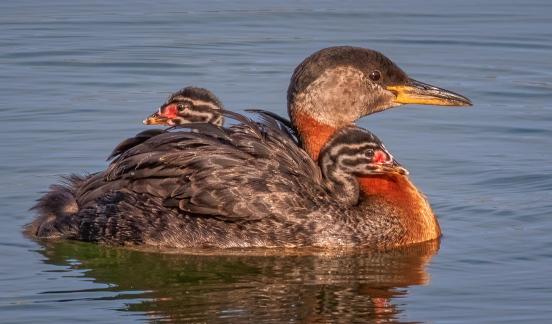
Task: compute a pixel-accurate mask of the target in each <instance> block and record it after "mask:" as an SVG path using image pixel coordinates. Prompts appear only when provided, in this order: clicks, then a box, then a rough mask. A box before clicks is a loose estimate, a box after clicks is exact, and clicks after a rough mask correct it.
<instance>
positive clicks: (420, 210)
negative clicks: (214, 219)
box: [359, 173, 441, 245]
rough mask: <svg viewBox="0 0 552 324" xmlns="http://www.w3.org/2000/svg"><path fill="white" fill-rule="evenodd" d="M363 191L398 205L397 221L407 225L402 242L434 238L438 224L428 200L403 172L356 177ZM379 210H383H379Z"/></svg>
mask: <svg viewBox="0 0 552 324" xmlns="http://www.w3.org/2000/svg"><path fill="white" fill-rule="evenodd" d="M359 184H360V189H361V191H362V193H363V194H364V195H367V196H377V197H379V198H382V199H384V200H385V201H387V202H388V203H389V204H391V205H393V206H396V207H398V208H399V209H400V211H401V213H400V222H401V223H402V224H403V226H404V227H405V228H406V229H407V235H406V237H404V239H403V242H397V243H399V244H400V245H402V244H411V243H418V242H424V241H429V240H434V239H437V238H439V237H440V236H441V228H440V227H439V223H438V222H437V218H436V217H435V215H434V214H433V211H432V210H431V206H430V205H429V202H428V201H427V200H426V199H425V197H424V196H423V194H422V193H421V192H420V191H418V189H417V188H416V187H415V186H414V184H413V183H412V182H410V180H409V179H408V177H407V176H404V175H400V174H395V173H393V174H385V175H378V176H370V177H362V178H359ZM381 212H382V213H384V212H385V211H384V210H382V211H381Z"/></svg>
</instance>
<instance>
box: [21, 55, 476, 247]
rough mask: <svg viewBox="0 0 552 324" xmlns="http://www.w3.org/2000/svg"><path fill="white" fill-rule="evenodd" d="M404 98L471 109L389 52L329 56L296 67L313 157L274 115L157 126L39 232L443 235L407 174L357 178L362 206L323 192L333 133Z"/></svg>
mask: <svg viewBox="0 0 552 324" xmlns="http://www.w3.org/2000/svg"><path fill="white" fill-rule="evenodd" d="M405 103H417V104H433V105H451V106H453V105H456V106H461V105H470V104H471V103H470V101H469V100H468V99H467V98H465V97H463V96H460V95H458V94H455V93H452V92H450V91H446V90H443V89H439V88H436V87H433V86H429V85H426V84H423V83H420V82H417V81H414V80H412V79H409V78H408V77H407V76H406V74H405V73H404V72H402V70H400V69H399V68H398V67H397V66H396V65H394V64H393V63H392V62H391V61H390V60H389V59H387V58H386V57H385V56H383V55H382V54H380V53H378V52H375V51H371V50H367V49H362V48H354V47H334V48H328V49H324V50H321V51H319V52H317V53H315V54H313V55H311V56H310V57H309V58H307V59H306V60H305V61H303V63H301V64H300V65H299V66H298V67H297V69H296V70H295V72H294V74H293V76H292V79H291V83H290V87H289V89H288V111H289V114H290V117H291V121H292V123H293V126H294V128H295V130H296V132H297V135H298V137H299V140H300V141H301V144H302V145H303V146H304V147H305V149H306V151H307V152H308V156H307V155H306V154H305V153H304V151H302V150H301V149H299V147H297V145H296V144H295V141H294V139H293V138H292V137H291V136H290V135H289V134H288V133H286V131H285V126H283V125H282V124H281V122H280V121H278V120H275V119H273V118H271V117H270V116H267V115H265V116H264V118H265V122H264V123H262V124H259V123H253V122H251V121H249V120H247V119H244V118H243V117H241V116H239V115H232V118H234V119H238V120H239V121H240V122H241V124H239V125H235V126H232V127H230V128H220V127H215V126H213V125H209V124H201V125H202V126H199V125H197V126H196V129H198V131H199V132H196V133H194V132H182V131H179V132H168V133H161V132H160V131H155V132H153V133H155V134H154V135H151V134H150V135H151V136H150V135H147V134H146V135H145V137H144V136H143V137H142V139H140V140H137V141H135V142H134V143H131V144H129V145H127V146H126V148H127V149H126V150H125V145H123V148H122V149H120V150H119V152H115V153H116V155H117V154H118V153H120V154H119V155H118V157H117V159H116V160H115V161H114V162H113V163H112V164H111V165H110V167H109V168H108V170H106V171H105V172H101V173H99V174H96V175H93V176H91V177H89V178H87V179H83V178H78V177H72V178H70V180H69V183H68V184H67V186H54V187H53V188H52V190H51V191H50V192H49V193H47V194H46V195H45V196H43V197H42V198H41V199H40V201H39V203H38V204H37V206H36V208H37V209H38V211H39V214H40V215H39V217H38V219H37V220H35V222H33V223H32V224H31V225H30V226H29V227H28V232H29V233H31V234H33V235H36V236H38V237H65V238H70V239H79V240H85V241H99V242H105V243H111V244H146V245H154V246H163V247H203V246H216V247H246V246H264V247H267V246H323V247H329V246H336V245H347V246H350V245H363V246H364V245H369V246H399V245H405V244H410V243H416V242H421V241H425V240H431V239H435V238H437V237H439V235H440V229H439V226H438V223H437V221H436V219H435V216H434V215H433V213H432V211H431V208H430V207H429V204H428V203H427V201H426V200H425V198H424V197H423V195H422V194H421V193H420V192H419V191H418V190H417V189H416V188H415V187H414V186H413V185H412V183H411V182H410V181H409V179H408V177H407V176H406V175H405V174H404V172H394V171H388V170H387V172H383V173H378V174H357V175H355V176H354V177H352V178H354V179H355V181H357V182H358V188H359V192H360V193H361V195H362V199H360V200H359V202H358V204H354V201H355V199H350V197H346V199H344V201H345V203H343V201H342V200H340V199H335V198H334V196H335V193H333V194H328V190H327V186H322V187H323V188H324V189H320V188H321V187H320V185H318V186H317V185H316V184H323V182H324V181H323V180H324V178H323V177H322V174H321V173H320V169H319V168H318V166H317V165H316V164H315V162H314V161H317V160H318V157H319V156H320V154H321V151H322V150H323V149H324V147H326V145H329V146H328V147H329V148H332V147H333V146H332V142H333V141H332V138H338V139H339V138H343V137H342V136H340V134H342V133H341V131H343V132H345V133H347V132H351V131H352V130H351V127H350V125H351V124H352V123H353V122H354V121H356V120H357V119H358V118H360V117H362V116H364V115H367V114H371V113H374V112H377V111H381V110H384V109H387V108H391V107H395V106H398V105H401V104H405ZM169 106H170V103H169V105H167V107H169ZM165 110H166V111H171V109H170V108H166V109H165ZM165 110H163V111H165ZM227 114H228V113H227ZM346 137H347V136H345V139H346ZM144 138H146V139H145V140H143V139H144ZM339 143H347V142H346V141H341V142H339ZM339 143H338V144H339ZM127 144H128V142H127ZM171 150H176V152H174V151H171ZM331 151H332V150H329V151H327V152H331ZM325 152H326V151H325ZM325 152H323V153H324V154H326V153H325ZM327 154H330V153H327ZM152 159H153V160H152ZM155 159H157V160H156V161H157V162H156V163H157V164H155V163H153V162H154V160H155ZM321 161H324V159H322V160H321ZM321 167H323V165H321ZM175 172H176V174H178V177H176V176H175ZM328 174H329V173H327V175H328ZM221 179H224V181H220V180H221ZM277 179H280V180H277ZM282 179H283V180H282ZM273 180H274V181H275V182H274V183H273V182H271V181H273ZM276 180H277V181H276ZM326 180H327V179H326ZM127 188H133V189H127ZM133 190H134V191H133ZM348 194H349V193H348ZM159 197H163V199H160V198H159ZM299 202H300V203H299ZM352 202H353V203H352ZM351 203H352V205H351Z"/></svg>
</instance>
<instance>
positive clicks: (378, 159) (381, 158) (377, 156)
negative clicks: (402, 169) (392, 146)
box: [372, 150, 388, 164]
mask: <svg viewBox="0 0 552 324" xmlns="http://www.w3.org/2000/svg"><path fill="white" fill-rule="evenodd" d="M387 160H388V156H387V154H385V152H384V151H382V150H377V151H375V152H374V158H373V159H372V161H373V162H374V163H379V164H382V163H385V162H387Z"/></svg>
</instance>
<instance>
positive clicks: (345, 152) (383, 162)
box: [318, 126, 408, 205]
mask: <svg viewBox="0 0 552 324" xmlns="http://www.w3.org/2000/svg"><path fill="white" fill-rule="evenodd" d="M318 163H319V165H320V169H321V171H322V174H323V175H324V179H325V181H326V185H327V187H328V189H329V190H330V191H331V192H333V193H335V196H336V198H337V199H338V200H339V201H341V202H342V203H345V204H347V205H354V204H356V203H357V202H358V198H359V183H358V179H357V178H359V177H363V176H374V175H382V174H385V173H399V174H403V175H407V174H408V171H407V170H406V169H405V168H404V167H402V166H401V165H400V164H399V163H398V162H397V161H396V160H395V159H394V158H393V155H391V153H389V151H388V150H387V149H386V148H385V146H384V145H383V142H382V141H381V140H380V139H379V138H378V137H377V136H376V135H374V134H373V133H371V132H369V131H367V130H365V129H362V128H358V127H355V126H349V127H345V128H343V129H341V130H339V131H338V132H337V133H336V134H335V135H334V136H333V137H332V138H331V139H330V141H328V143H327V144H326V145H325V146H324V148H323V149H322V151H321V152H320V157H319V159H318Z"/></svg>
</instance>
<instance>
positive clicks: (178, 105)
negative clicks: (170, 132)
mask: <svg viewBox="0 0 552 324" xmlns="http://www.w3.org/2000/svg"><path fill="white" fill-rule="evenodd" d="M222 108H223V106H222V103H221V101H220V100H219V99H218V98H217V97H216V96H215V95H214V94H213V93H212V92H211V91H209V90H207V89H203V88H196V87H186V88H184V89H182V90H179V91H177V92H175V93H173V94H172V95H171V96H170V97H169V99H167V101H166V102H165V103H164V104H163V105H162V106H161V107H159V110H158V111H157V112H155V113H153V114H151V115H150V116H149V117H148V118H146V119H144V124H146V125H169V126H174V125H182V124H187V123H211V124H214V125H217V126H222V124H223V123H224V118H223V116H222V114H221V113H220V110H221V109H222Z"/></svg>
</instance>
